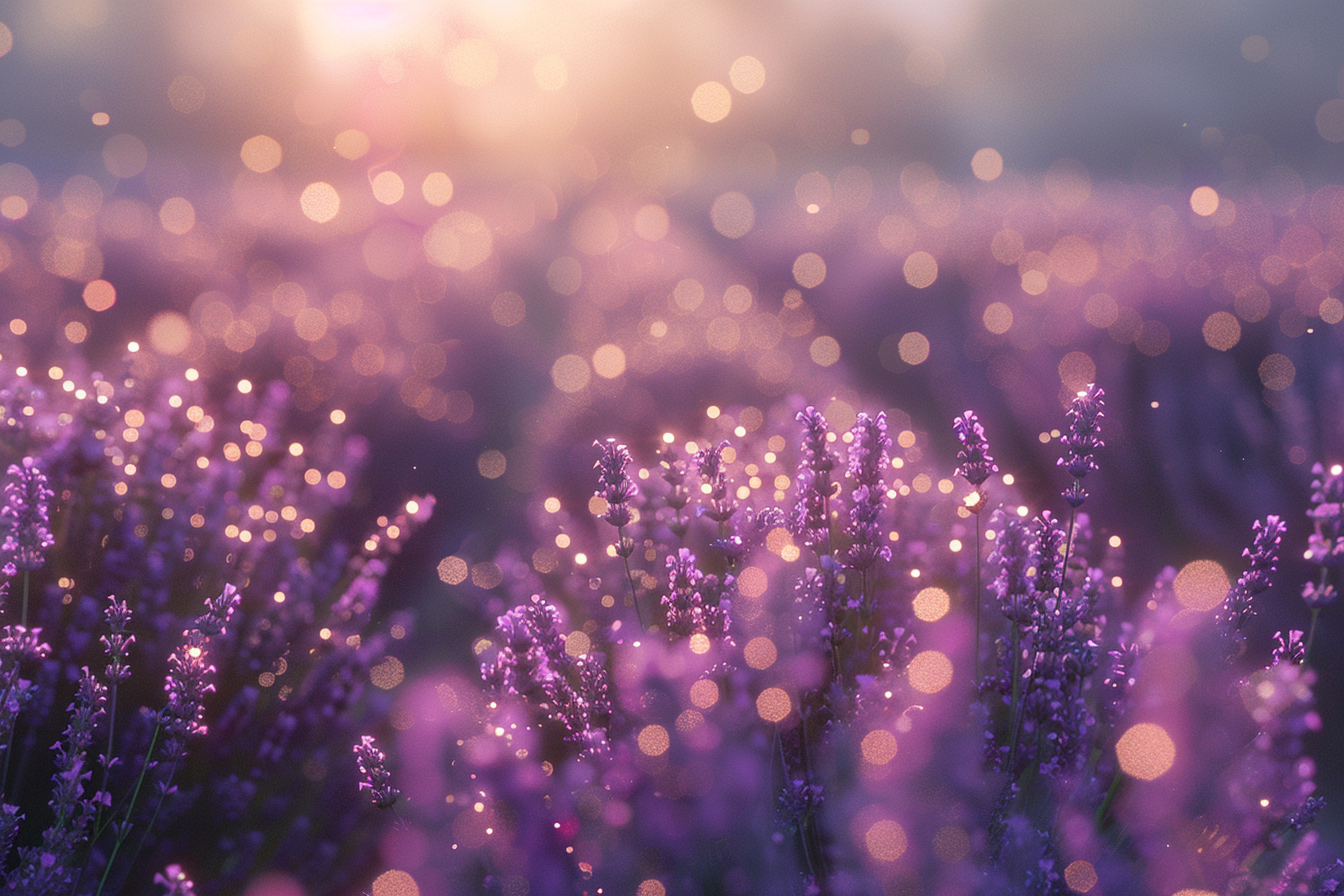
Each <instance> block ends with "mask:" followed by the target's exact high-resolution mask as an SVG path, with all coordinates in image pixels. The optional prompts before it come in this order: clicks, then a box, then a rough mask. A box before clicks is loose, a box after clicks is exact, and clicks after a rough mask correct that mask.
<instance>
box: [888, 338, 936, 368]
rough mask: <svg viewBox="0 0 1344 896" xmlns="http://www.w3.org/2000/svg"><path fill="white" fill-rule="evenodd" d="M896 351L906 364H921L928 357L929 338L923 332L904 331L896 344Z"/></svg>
mask: <svg viewBox="0 0 1344 896" xmlns="http://www.w3.org/2000/svg"><path fill="white" fill-rule="evenodd" d="M896 351H897V353H898V354H899V355H900V357H901V360H902V361H904V362H905V363H907V364H910V365H912V366H913V365H915V364H923V363H924V362H925V361H927V360H928V358H929V338H928V337H927V336H925V335H924V334H923V333H906V334H905V335H904V336H902V337H901V341H900V342H898V343H897V344H896Z"/></svg>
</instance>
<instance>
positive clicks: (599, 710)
mask: <svg viewBox="0 0 1344 896" xmlns="http://www.w3.org/2000/svg"><path fill="white" fill-rule="evenodd" d="M498 624H499V633H500V636H501V640H502V642H503V643H502V644H501V645H500V648H499V652H498V653H497V654H496V655H495V657H494V659H493V661H488V662H486V663H484V664H482V666H481V675H482V677H483V678H484V679H485V681H486V682H487V683H488V684H489V685H490V686H491V687H492V688H493V689H494V691H495V692H496V693H497V694H498V695H500V696H502V697H518V698H521V699H522V700H524V701H525V702H527V703H530V704H532V705H534V706H536V707H537V708H539V709H541V710H543V711H549V712H550V713H552V715H553V718H555V720H556V721H558V722H560V723H561V725H562V726H563V727H564V729H565V737H566V739H567V740H569V741H571V742H572V743H576V744H578V745H579V746H580V749H581V754H583V755H595V754H600V753H602V752H604V751H605V750H606V742H607V737H606V725H607V719H608V717H609V716H610V714H611V702H610V697H609V695H608V692H607V681H606V672H605V669H604V668H603V666H602V665H601V657H600V656H594V655H593V654H584V655H581V656H578V657H575V656H571V655H570V654H569V652H568V651H566V649H565V637H564V635H562V634H561V633H560V626H561V618H560V612H559V611H558V610H557V609H556V608H555V607H554V606H553V605H551V604H550V603H547V602H546V601H544V600H542V599H541V598H539V597H533V599H532V600H531V601H530V602H528V603H526V604H524V605H522V606H519V607H514V608H513V609H512V610H510V611H509V612H507V613H505V614H504V615H503V616H501V617H499V621H498Z"/></svg>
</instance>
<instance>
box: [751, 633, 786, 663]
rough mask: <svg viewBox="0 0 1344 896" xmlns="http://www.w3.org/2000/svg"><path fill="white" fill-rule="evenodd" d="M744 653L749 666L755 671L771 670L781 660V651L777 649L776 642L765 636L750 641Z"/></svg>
mask: <svg viewBox="0 0 1344 896" xmlns="http://www.w3.org/2000/svg"><path fill="white" fill-rule="evenodd" d="M742 653H743V656H744V657H745V658H746V661H747V665H748V666H750V667H751V668H753V669H769V668H770V667H771V666H773V665H774V664H775V660H776V659H778V658H779V651H778V650H776V649H775V642H774V641H771V640H770V639H769V638H767V637H765V636H764V635H762V636H760V637H756V638H752V639H751V640H750V641H748V642H747V646H746V647H745V648H743V651H742Z"/></svg>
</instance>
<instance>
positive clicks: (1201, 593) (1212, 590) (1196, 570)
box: [1172, 560, 1232, 610]
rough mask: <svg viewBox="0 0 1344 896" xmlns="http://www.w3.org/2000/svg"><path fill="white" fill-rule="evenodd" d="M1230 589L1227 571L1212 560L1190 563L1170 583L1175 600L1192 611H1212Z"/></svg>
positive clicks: (1230, 583) (1230, 584)
mask: <svg viewBox="0 0 1344 896" xmlns="http://www.w3.org/2000/svg"><path fill="white" fill-rule="evenodd" d="M1231 587H1232V582H1231V581H1230V580H1229V579H1228V577H1227V571H1226V570H1224V569H1223V567H1222V566H1221V565H1219V564H1218V563H1217V562H1216V561H1213V560H1192V561H1190V562H1189V563H1187V564H1185V566H1183V567H1181V571H1180V572H1178V573H1177V574H1176V579H1175V580H1174V581H1173V582H1172V590H1173V591H1174V592H1175V593H1176V599H1177V600H1178V601H1180V602H1181V604H1183V605H1184V606H1187V607H1189V608H1190V609H1192V610H1212V609H1213V608H1214V607H1216V606H1218V605H1219V604H1221V603H1222V602H1223V600H1224V599H1225V598H1226V597H1227V593H1228V590H1229V589H1231Z"/></svg>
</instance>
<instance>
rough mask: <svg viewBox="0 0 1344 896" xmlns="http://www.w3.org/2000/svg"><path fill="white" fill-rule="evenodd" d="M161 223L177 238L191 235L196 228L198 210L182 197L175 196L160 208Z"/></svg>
mask: <svg viewBox="0 0 1344 896" xmlns="http://www.w3.org/2000/svg"><path fill="white" fill-rule="evenodd" d="M159 223H160V224H161V225H163V229H164V230H166V231H168V232H169V233H171V234H175V235H176V236H182V235H183V234H185V233H189V232H190V231H191V228H193V227H195V226H196V209H195V207H193V206H192V204H191V203H190V202H189V201H188V200H186V199H183V198H182V197H181V196H174V197H172V198H171V199H168V200H166V201H165V202H164V203H163V205H161V206H159Z"/></svg>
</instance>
